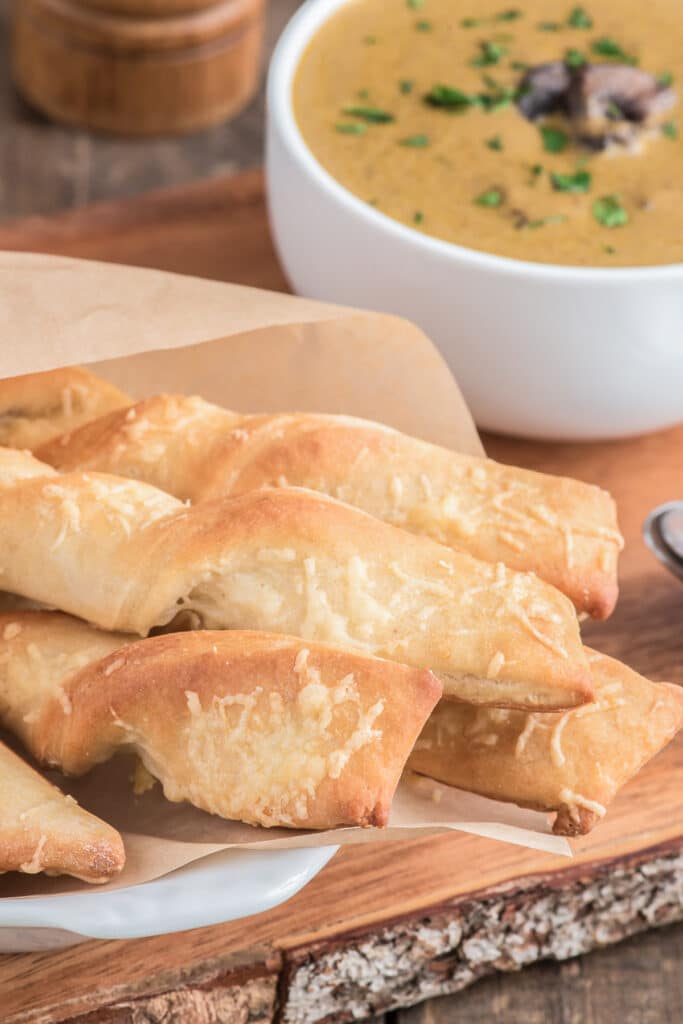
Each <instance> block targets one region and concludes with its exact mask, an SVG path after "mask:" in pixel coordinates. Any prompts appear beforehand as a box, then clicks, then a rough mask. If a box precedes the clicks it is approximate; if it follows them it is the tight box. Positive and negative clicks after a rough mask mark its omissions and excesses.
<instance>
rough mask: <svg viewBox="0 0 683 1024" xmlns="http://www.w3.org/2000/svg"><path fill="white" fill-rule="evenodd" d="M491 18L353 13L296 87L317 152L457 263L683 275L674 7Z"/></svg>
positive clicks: (550, 3) (610, 3)
mask: <svg viewBox="0 0 683 1024" xmlns="http://www.w3.org/2000/svg"><path fill="white" fill-rule="evenodd" d="M504 2H505V0H503V3H501V0H497V2H496V0H350V2H348V3H347V4H345V5H344V6H343V7H342V8H340V10H339V11H337V12H336V13H335V14H334V15H333V16H332V17H331V18H330V19H329V20H328V21H327V22H326V23H325V25H324V26H323V27H322V28H321V29H320V31H319V32H318V34H317V35H316V36H315V38H314V39H313V40H312V42H311V43H310V45H309V46H308V49H307V50H306V52H305V53H304V55H303V57H302V59H301V62H300V66H299V68H298V71H297V75H296V79H295V83H294V108H295V113H296V117H297V121H298V124H299V127H300V129H301V132H302V133H303V136H304V138H305V140H306V142H307V143H308V145H309V147H310V149H311V150H312V152H313V153H314V154H315V156H316V157H317V159H318V160H319V161H320V163H321V164H322V165H323V166H324V167H325V168H326V169H327V170H328V171H329V172H330V174H331V175H333V177H335V178H336V179H337V180H338V181H339V182H340V183H341V184H342V185H344V186H346V188H348V189H350V191H351V192H354V193H355V194H356V195H357V196H359V197H361V198H362V199H363V200H365V201H366V202H367V203H370V204H372V205H373V206H375V207H376V208H377V209H378V210H380V211H382V212H383V213H386V214H388V215H389V216H390V217H393V218H395V219H396V220H398V221H401V222H403V223H404V224H407V225H410V226H412V227H413V228H415V229H416V230H419V231H423V232H426V233H427V234H430V235H435V236H436V237H438V238H443V239H447V240H448V241H451V242H456V243H458V244H459V245H464V246H469V247H471V248H473V249H482V250H485V251H486V252H491V253H498V254H500V255H503V256H512V257H516V258H518V259H524V260H533V261H537V262H538V261H541V262H549V263H563V264H574V265H598V266H609V267H614V266H634V265H652V264H663V263H677V262H683V141H682V139H681V136H680V134H679V128H678V117H679V113H680V109H679V108H680V103H679V94H677V89H678V90H680V94H683V2H682V0H648V2H647V3H643V2H642V0H586V3H585V4H583V5H581V6H576V5H572V4H571V2H569V3H567V2H559V0H521V2H520V3H518V4H514V5H511V6H509V7H506V6H504ZM682 128H683V125H682Z"/></svg>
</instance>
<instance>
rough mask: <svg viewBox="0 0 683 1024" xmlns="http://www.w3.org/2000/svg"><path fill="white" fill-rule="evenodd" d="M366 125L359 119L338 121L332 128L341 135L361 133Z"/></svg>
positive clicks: (365, 128)
mask: <svg viewBox="0 0 683 1024" xmlns="http://www.w3.org/2000/svg"><path fill="white" fill-rule="evenodd" d="M367 127H368V126H367V125H366V124H362V123H361V122H360V121H339V122H338V124H335V126H334V130H335V131H336V132H340V133H341V134H342V135H362V134H363V132H364V131H366V130H367Z"/></svg>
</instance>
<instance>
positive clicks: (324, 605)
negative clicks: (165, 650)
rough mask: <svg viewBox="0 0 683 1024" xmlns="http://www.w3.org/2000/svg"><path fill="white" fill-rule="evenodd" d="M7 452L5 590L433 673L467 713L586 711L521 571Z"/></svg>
mask: <svg viewBox="0 0 683 1024" xmlns="http://www.w3.org/2000/svg"><path fill="white" fill-rule="evenodd" d="M6 453H7V449H4V450H2V449H0V566H1V567H2V569H3V573H2V583H3V587H4V588H5V589H6V590H9V591H12V592H14V593H18V594H20V595H23V596H24V597H28V598H31V599H33V600H34V601H40V602H43V603H44V604H46V605H48V606H50V607H56V608H60V609H61V610H63V611H68V612H71V613H72V614H74V615H78V616H79V617H80V618H82V619H86V620H87V621H89V622H92V623H94V624H96V625H98V626H100V627H101V628H103V629H109V630H119V631H124V632H131V633H137V634H139V635H140V636H146V635H147V634H149V633H150V631H152V630H158V629H159V627H164V626H168V625H169V624H172V628H178V625H179V623H178V614H179V613H181V614H182V616H183V617H184V618H185V619H187V618H188V616H189V618H190V619H191V621H192V623H193V624H195V625H202V626H204V627H206V628H208V629H261V630H266V631H271V632H277V633H284V634H288V635H291V636H299V637H302V638H304V639H305V640H311V641H321V642H328V643H335V644H338V645H340V646H344V647H349V648H352V649H355V650H359V651H361V652H363V653H366V654H371V655H377V656H380V657H387V658H391V659H393V660H395V661H399V662H402V663H404V664H408V665H413V666H415V667H417V668H428V669H431V670H432V671H434V672H435V673H436V674H437V675H438V676H439V677H440V678H441V680H442V682H443V685H444V690H445V693H446V695H448V696H450V697H453V698H457V699H461V700H466V701H469V702H472V703H477V704H482V703H483V704H493V705H497V706H503V707H521V708H528V709H532V710H539V709H552V710H555V709H557V708H566V707H573V706H575V705H577V704H580V703H583V702H584V701H586V700H590V699H591V697H592V693H593V691H592V684H591V680H590V673H589V672H588V667H587V663H586V660H585V656H584V653H583V648H582V645H581V640H580V636H579V629H578V623H577V619H576V614H575V612H574V608H573V607H572V605H571V603H570V602H569V600H568V599H567V598H566V597H564V595H562V594H561V593H560V592H559V591H557V590H556V589H555V588H554V587H551V586H550V585H548V584H547V583H544V582H543V581H542V580H539V579H538V578H537V577H536V576H533V575H532V574H530V573H529V574H521V573H516V572H513V571H512V570H510V569H507V568H506V567H505V566H504V565H503V564H502V563H498V564H497V565H493V564H490V563H488V562H481V561H478V560H477V559H475V558H472V557H471V556H470V555H468V554H465V553H463V552H459V551H455V550H453V549H452V548H447V547H444V546H442V545H440V544H437V543H435V542H434V541H432V540H429V539H428V538H426V537H419V536H415V535H413V534H410V533H406V532H405V531H403V530H400V529H397V528H396V527H393V526H390V525H388V524H386V523H383V522H381V521H379V520H377V519H374V518H373V517H371V516H369V515H367V514H366V513H364V512H361V511H359V510H358V509H355V508H352V507H351V506H349V505H345V504H342V503H341V502H338V501H334V500H333V499H331V498H328V497H325V496H323V495H320V494H316V493H314V492H311V491H306V490H302V489H294V488H289V489H287V488H281V489H271V490H269V489H264V490H261V491H250V492H248V493H247V494H243V495H241V496H240V497H237V498H230V499H217V500H214V501H206V502H203V503H202V504H199V505H195V506H192V507H190V508H187V507H186V506H185V505H183V504H182V503H181V502H180V501H178V500H177V499H176V498H173V497H171V496H170V495H169V494H166V493H165V492H163V491H160V490H158V489H157V488H155V487H151V486H150V485H148V484H143V483H138V482H137V481H134V480H129V479H124V478H121V477H114V476H108V475H105V474H100V473H70V474H65V475H56V474H55V471H54V470H53V469H51V468H50V467H47V466H43V467H42V472H44V474H45V475H43V476H40V475H37V476H34V477H28V476H27V474H28V473H29V471H31V470H35V471H36V473H40V472H41V468H40V466H41V464H40V463H37V460H34V459H33V458H32V456H30V455H29V454H27V453H17V452H11V453H10V456H11V458H10V459H9V462H10V463H11V465H10V466H7V465H3V463H4V459H5V455H6ZM19 455H21V458H22V459H23V460H24V462H25V463H27V465H26V468H25V469H24V470H22V471H21V472H18V470H17V461H18V458H19ZM29 464H30V465H29ZM12 474H14V479H12Z"/></svg>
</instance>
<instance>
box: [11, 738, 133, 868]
mask: <svg viewBox="0 0 683 1024" xmlns="http://www.w3.org/2000/svg"><path fill="white" fill-rule="evenodd" d="M0 780H1V782H0V872H3V871H20V872H23V873H24V874H38V873H39V872H41V871H44V872H48V873H49V874H53V875H71V876H73V877H74V878H80V879H82V880H83V881H85V882H90V883H93V884H101V883H104V882H108V881H109V880H110V879H111V878H113V877H114V876H115V875H117V874H119V872H120V871H121V870H122V869H123V866H124V864H125V860H126V855H125V850H124V846H123V840H122V839H121V836H120V835H119V833H118V832H117V831H116V829H114V828H112V827H111V825H108V824H107V823H106V822H104V821H102V820H101V819H100V818H97V817H95V815H94V814H90V813H89V812H88V811H86V810H84V809H83V808H82V807H79V805H78V804H77V803H76V801H75V800H73V799H72V798H71V797H68V796H65V795H64V794H63V793H62V792H61V791H60V790H59V789H57V787H56V786H53V785H52V784H51V783H50V782H48V781H47V779H45V778H43V776H42V775H40V774H39V773H38V772H36V771H34V769H33V768H31V767H30V766H29V765H27V764H26V763H25V762H24V761H22V759H21V758H20V757H18V756H17V755H16V754H15V753H14V752H13V751H11V750H10V749H9V748H8V747H6V746H4V745H3V744H2V743H0Z"/></svg>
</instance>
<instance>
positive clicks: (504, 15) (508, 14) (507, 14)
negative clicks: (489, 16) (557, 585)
mask: <svg viewBox="0 0 683 1024" xmlns="http://www.w3.org/2000/svg"><path fill="white" fill-rule="evenodd" d="M521 17H522V12H521V11H519V10H517V8H516V7H511V8H509V9H508V10H507V11H499V12H498V14H496V15H495V16H494V20H495V21H517V19H518V18H521Z"/></svg>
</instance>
